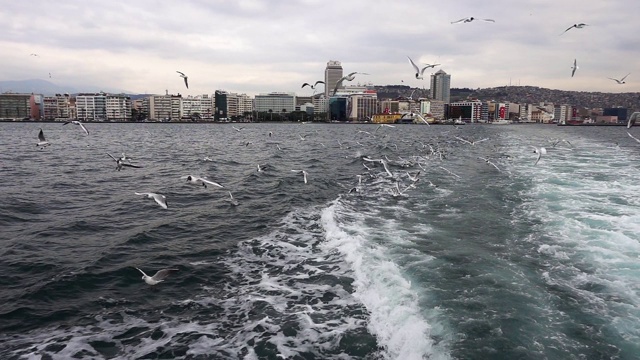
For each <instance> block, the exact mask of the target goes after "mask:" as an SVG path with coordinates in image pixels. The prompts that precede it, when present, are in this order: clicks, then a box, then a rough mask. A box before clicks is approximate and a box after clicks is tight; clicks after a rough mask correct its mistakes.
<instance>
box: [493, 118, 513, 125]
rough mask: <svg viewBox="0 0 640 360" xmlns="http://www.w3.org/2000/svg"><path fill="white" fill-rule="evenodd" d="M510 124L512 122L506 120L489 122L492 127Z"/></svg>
mask: <svg viewBox="0 0 640 360" xmlns="http://www.w3.org/2000/svg"><path fill="white" fill-rule="evenodd" d="M512 123H513V122H512V121H511V120H507V119H498V120H493V121H492V122H491V124H494V125H508V124H512Z"/></svg>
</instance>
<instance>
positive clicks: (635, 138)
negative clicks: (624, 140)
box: [627, 131, 640, 143]
mask: <svg viewBox="0 0 640 360" xmlns="http://www.w3.org/2000/svg"><path fill="white" fill-rule="evenodd" d="M627 135H629V136H630V137H631V138H632V139H633V140H635V141H637V142H639V143H640V140H639V139H638V138H637V137H635V136H633V135H631V133H629V132H628V131H627Z"/></svg>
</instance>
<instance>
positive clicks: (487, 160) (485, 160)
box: [478, 156, 500, 171]
mask: <svg viewBox="0 0 640 360" xmlns="http://www.w3.org/2000/svg"><path fill="white" fill-rule="evenodd" d="M478 159H480V160H484V162H486V163H487V164H489V165H491V166H493V167H494V168H496V170H498V171H500V168H499V167H498V166H496V164H494V163H493V162H491V160H489V159H488V158H483V157H481V156H479V157H478Z"/></svg>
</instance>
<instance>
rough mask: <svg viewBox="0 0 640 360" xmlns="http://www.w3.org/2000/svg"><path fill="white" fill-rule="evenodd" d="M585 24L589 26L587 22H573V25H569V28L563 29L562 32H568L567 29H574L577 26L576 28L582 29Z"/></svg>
mask: <svg viewBox="0 0 640 360" xmlns="http://www.w3.org/2000/svg"><path fill="white" fill-rule="evenodd" d="M585 26H589V25H587V24H583V23H580V24H573V25H571V26H569V27H568V28H567V30H565V31H563V32H562V34H564V33H566V32H567V31H569V30H571V29H573V28H576V29H582V28H583V27H585ZM562 34H560V35H562Z"/></svg>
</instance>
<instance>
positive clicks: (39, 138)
mask: <svg viewBox="0 0 640 360" xmlns="http://www.w3.org/2000/svg"><path fill="white" fill-rule="evenodd" d="M38 140H40V141H47V140H45V138H44V133H43V132H42V129H40V132H39V133H38Z"/></svg>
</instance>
